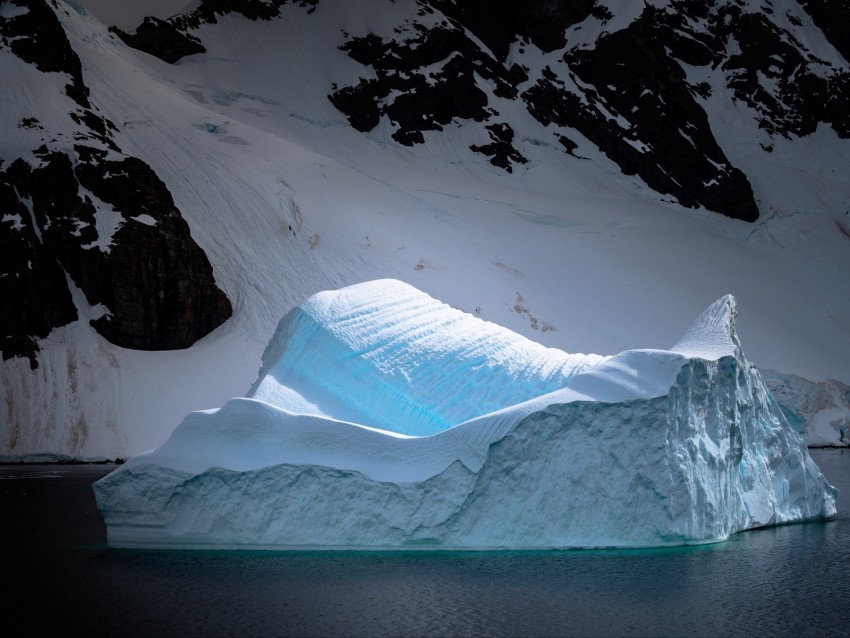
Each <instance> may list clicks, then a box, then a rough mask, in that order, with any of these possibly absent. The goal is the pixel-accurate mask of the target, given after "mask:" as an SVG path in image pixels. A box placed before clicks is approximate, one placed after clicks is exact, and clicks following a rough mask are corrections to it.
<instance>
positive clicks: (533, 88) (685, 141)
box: [329, 0, 850, 221]
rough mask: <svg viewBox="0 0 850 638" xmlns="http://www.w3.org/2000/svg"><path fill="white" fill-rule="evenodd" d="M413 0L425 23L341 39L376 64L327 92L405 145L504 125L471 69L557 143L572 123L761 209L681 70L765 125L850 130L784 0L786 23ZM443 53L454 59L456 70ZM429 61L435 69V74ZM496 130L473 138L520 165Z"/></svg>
mask: <svg viewBox="0 0 850 638" xmlns="http://www.w3.org/2000/svg"><path fill="white" fill-rule="evenodd" d="M785 4H788V6H789V7H792V8H793V7H794V6H796V5H794V4H793V3H785ZM826 4H827V5H830V6H829V8H828V9H824V8H819V9H817V10H812V12H813V14H814V13H817V12H820V13H821V14H823V15H830V16H832V18H833V19H836V18H840V17H841V16H842V15H843V14H842V12H843V11H845V10H844V9H842V8H840V7H838V8H836V7H834V6H832V5H833V3H826ZM420 5H421V6H422V7H424V8H425V9H427V11H426V13H427V14H428V15H429V16H430V18H431V20H430V23H434V22H436V26H432V27H430V28H426V27H425V26H423V24H424V22H422V23H416V22H408V23H406V24H403V25H399V27H398V28H396V30H395V32H396V37H395V38H394V39H393V40H391V41H383V40H382V39H381V38H380V37H378V36H377V35H375V34H366V35H355V36H353V37H349V39H348V40H347V41H346V43H345V44H344V45H343V46H342V47H341V48H342V49H343V50H344V51H346V52H347V53H348V55H349V56H350V57H352V58H353V59H355V60H357V61H358V62H360V63H361V64H363V65H364V66H368V67H371V69H372V70H373V71H374V72H375V75H376V77H375V78H371V79H367V80H360V81H359V82H357V83H355V84H352V85H350V86H344V87H335V90H334V92H333V93H332V94H331V95H330V96H329V97H330V99H331V101H332V102H333V104H334V105H335V106H336V107H337V108H338V109H340V110H341V111H342V112H343V113H345V114H346V116H347V117H348V118H349V121H350V122H351V124H352V126H354V127H355V128H357V129H358V130H360V131H364V132H366V131H370V130H372V129H373V128H374V127H375V126H377V125H378V123H379V122H380V119H381V117H382V116H384V115H386V116H387V117H388V118H389V120H390V122H391V123H392V124H394V125H395V126H396V127H397V130H396V131H395V133H394V134H393V137H394V138H395V139H396V140H397V141H399V142H401V143H403V144H408V145H410V144H417V143H422V142H423V141H424V137H423V136H422V131H426V130H441V129H442V128H444V127H445V126H446V125H447V124H448V123H449V122H451V121H461V120H464V119H467V120H470V119H471V120H476V121H485V122H486V123H487V124H486V128H487V130H488V131H489V132H490V134H491V136H493V135H495V131H496V130H501V128H497V129H494V128H493V127H494V126H495V127H501V124H502V123H505V124H507V125H508V126H509V127H510V126H511V124H512V123H509V122H504V121H505V116H504V115H503V114H501V113H499V112H498V107H497V106H496V105H495V104H494V103H493V101H492V100H490V99H489V98H488V99H487V100H486V101H482V94H484V95H485V98H486V93H484V92H483V90H482V87H481V85H480V84H481V83H480V80H479V78H482V79H484V80H486V81H489V82H492V83H493V84H494V86H495V89H494V93H495V94H496V95H497V96H498V97H508V98H513V97H516V96H519V97H520V98H521V99H522V100H523V102H524V103H525V105H526V108H527V110H528V112H529V113H530V114H531V115H532V116H533V117H534V118H535V119H537V120H538V121H540V122H541V123H543V124H545V125H546V126H547V127H555V128H556V129H557V130H558V133H556V138H557V139H558V140H560V141H561V142H562V144H563V145H564V150H565V152H567V153H571V154H572V153H573V151H574V150H575V149H576V148H577V146H576V144H575V142H574V141H572V138H571V136H570V132H569V131H570V130H571V129H572V130H577V131H579V132H580V133H581V134H582V135H583V136H584V137H585V138H587V139H588V140H590V141H591V142H592V143H593V144H595V145H596V146H597V147H598V148H599V149H600V150H601V151H602V152H603V153H604V154H605V155H607V156H608V157H609V158H610V159H612V160H613V161H614V162H616V163H617V164H618V165H619V166H620V168H621V170H622V171H623V173H624V174H627V175H638V176H640V177H641V178H642V179H643V180H644V181H645V182H646V183H647V185H649V186H650V187H651V188H653V189H654V190H656V191H658V192H659V193H666V194H669V195H672V196H673V197H675V198H676V199H677V200H678V201H679V202H680V203H681V204H683V205H685V206H690V207H699V206H703V207H705V208H708V209H709V210H713V211H717V212H720V213H722V214H724V215H728V216H730V217H735V218H739V219H743V220H747V221H752V220H754V219H756V218H757V217H758V207H757V204H756V202H755V199H754V196H753V191H752V188H751V186H750V183H749V180H748V179H747V176H746V175H745V174H744V173H743V172H742V171H741V170H740V169H739V168H737V167H735V166H733V165H732V163H731V162H730V160H729V159H728V158H727V156H726V155H725V153H724V152H723V150H722V149H721V147H720V145H719V144H718V142H717V140H716V139H715V136H714V133H713V131H712V129H711V126H710V123H709V121H708V117H707V115H706V111H705V108H704V102H705V101H706V100H707V99H708V98H710V97H711V91H712V86H711V85H710V84H708V83H707V82H691V81H690V80H689V78H688V71H687V69H689V68H701V69H703V70H704V71H705V72H706V73H707V74H708V75H712V74H713V75H714V76H715V77H716V78H717V81H718V82H719V83H723V84H725V86H726V87H727V88H728V89H729V90H730V91H731V92H732V94H733V96H734V99H735V100H736V101H737V102H738V103H739V104H742V105H746V106H748V107H750V108H751V109H752V112H753V117H754V120H755V122H756V124H757V125H758V126H759V127H760V128H761V129H762V130H764V131H766V132H767V133H769V134H770V135H781V136H785V137H788V136H805V135H808V134H810V133H812V132H813V131H814V130H815V129H816V128H817V126H818V124H819V123H826V124H829V125H831V126H832V128H833V129H834V130H835V131H836V132H837V133H838V135H840V136H842V137H847V130H848V112H850V111H849V110H848V109H847V108H846V104H847V102H848V98H850V94H848V86H850V81H848V77H847V76H848V74H847V71H846V70H844V69H834V68H830V67H829V65H828V64H825V63H823V61H820V60H818V59H817V58H816V57H815V56H813V55H812V54H811V53H810V52H809V51H808V50H807V49H806V47H805V46H804V45H803V44H802V42H801V41H800V40H799V39H798V38H797V37H796V36H795V35H794V33H793V32H792V30H791V29H792V28H793V25H795V24H799V23H800V18H799V16H797V15H795V14H794V13H793V12H792V11H791V9H789V10H788V12H787V16H786V18H787V23H786V22H783V21H780V20H778V19H774V18H775V17H776V16H774V15H773V14H772V13H771V11H772V9H771V8H770V6H769V5H770V3H768V4H766V5H765V7H764V8H763V9H764V11H762V10H759V8H758V7H753V6H751V5H748V4H745V3H742V2H737V1H736V0H728V1H726V0H717V1H715V2H704V1H696V0H679V1H675V0H671V2H669V3H668V5H667V6H664V7H662V8H656V7H657V4H656V5H655V6H653V5H646V6H645V7H644V8H643V10H642V13H641V14H640V16H639V17H638V18H637V19H636V20H633V21H631V22H630V23H627V24H626V25H625V26H622V27H620V28H618V29H612V30H611V31H609V30H608V24H609V22H611V21H612V19H613V18H614V17H615V16H612V15H611V14H610V13H608V11H607V9H605V8H604V7H603V6H601V5H599V4H597V3H595V2H593V1H592V0H588V1H582V2H565V1H563V2H562V1H555V0H547V1H544V0H538V1H536V2H525V3H514V2H508V1H498V2H484V1H483V0H482V1H478V0H471V1H469V2H463V3H456V2H452V1H451V0H422V2H420ZM797 11H798V12H799V7H797ZM441 16H443V17H445V19H444V20H440V17H441ZM795 21H796V22H795ZM836 21H837V23H841V24H845V23H846V20H845V21H844V22H840V21H839V20H836ZM821 22H822V23H823V22H824V20H821ZM785 24H790V26H787V27H786V26H783V25H785ZM571 29H573V31H571ZM579 30H583V31H582V33H583V38H584V41H583V42H580V43H578V44H573V43H572V42H571V39H570V38H571V34H576V33H579ZM591 31H592V33H593V34H594V35H593V37H592V38H591V43H590V44H588V43H587V33H588V32H591ZM845 31H846V30H845ZM841 33H842V34H843V33H844V31H842V32H841ZM471 36H474V37H471ZM832 37H833V39H835V37H836V36H832ZM837 37H839V38H840V37H842V36H837ZM845 37H846V36H845ZM476 39H477V41H480V42H481V43H483V44H484V45H485V48H482V47H481V46H479V45H478V44H476ZM435 41H436V42H441V43H444V46H434V44H433V43H434V42H435ZM530 46H535V47H537V48H538V49H540V50H541V51H542V52H543V53H549V54H551V53H553V52H555V53H559V54H560V55H559V64H558V65H557V66H547V67H545V68H544V69H543V71H542V73H540V72H534V71H531V69H529V68H527V67H524V66H523V65H522V63H521V61H522V59H523V58H522V54H523V52H524V49H526V48H528V47H530ZM836 46H837V47H839V48H840V43H839V44H836ZM512 47H513V48H512ZM420 49H424V51H420ZM425 52H427V53H428V54H429V55H424V54H423V53H425ZM455 55H456V56H457V57H458V58H460V59H461V60H462V61H463V65H464V68H465V70H466V71H467V72H457V67H458V66H459V64H458V63H457V62H454V60H455V58H454V57H453V56H455ZM449 62H451V64H449ZM560 63H563V64H560ZM435 64H437V65H441V66H442V67H443V71H442V72H440V73H436V72H434V71H433V69H434V65H435ZM426 68H428V73H427V74H426V73H425V72H424V70H425V69H426ZM453 71H454V72H453ZM469 71H474V73H472V72H469ZM532 76H533V77H532ZM441 84H442V86H441ZM445 93H451V96H452V98H451V99H446V98H445V96H444V95H443V94H445ZM435 100H440V104H439V106H437V105H436V104H435ZM514 128H515V127H514ZM510 137H512V136H510ZM494 144H496V140H495V138H494ZM498 144H499V148H501V150H500V151H499V152H498V153H497V154H493V151H494V150H495V148H496V147H495V146H493V145H491V144H479V145H473V146H472V150H474V151H476V152H483V153H485V154H487V155H488V157H490V159H491V162H492V163H493V164H494V165H496V166H500V167H502V168H504V169H505V170H508V171H510V170H513V168H514V167H515V166H516V165H517V164H519V163H522V161H523V160H524V157H523V156H522V153H521V151H520V150H519V149H517V148H514V147H513V146H510V145H511V142H510V140H509V137H508V136H505V135H502V134H500V136H499V142H498ZM506 144H507V145H508V146H509V147H510V148H508V147H506V146H505V145H506ZM767 148H769V145H768V146H767Z"/></svg>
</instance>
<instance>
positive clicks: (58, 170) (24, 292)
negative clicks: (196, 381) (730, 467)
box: [0, 0, 232, 367]
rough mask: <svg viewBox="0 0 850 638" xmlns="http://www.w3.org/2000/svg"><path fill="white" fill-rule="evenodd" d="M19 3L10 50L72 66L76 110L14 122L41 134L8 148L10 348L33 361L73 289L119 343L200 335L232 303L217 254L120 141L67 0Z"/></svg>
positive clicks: (6, 319) (1, 202) (186, 342)
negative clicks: (95, 96) (69, 27)
mask: <svg viewBox="0 0 850 638" xmlns="http://www.w3.org/2000/svg"><path fill="white" fill-rule="evenodd" d="M12 4H13V5H14V6H15V7H16V8H17V10H16V11H14V12H12V13H13V15H12V17H9V18H4V17H0V49H7V50H9V51H11V53H13V54H14V55H15V56H16V57H17V58H18V59H20V60H22V61H23V62H26V63H28V64H30V65H32V67H34V69H36V70H37V71H36V72H37V73H44V74H58V75H59V76H64V77H65V78H66V79H67V83H66V84H65V86H64V89H63V94H64V96H65V97H67V98H69V99H67V100H64V103H66V104H67V105H68V107H69V112H68V113H62V114H59V118H58V119H59V120H62V121H64V122H65V123H66V124H67V126H63V127H62V128H61V129H60V130H49V125H47V124H44V123H42V122H41V121H39V119H38V118H36V117H26V118H23V119H21V120H20V121H19V122H14V123H13V122H8V123H6V124H7V125H10V126H17V127H18V128H19V129H20V130H21V131H22V132H24V131H25V132H27V133H29V135H28V136H27V137H26V138H22V139H36V140H38V142H39V145H38V146H37V147H36V148H33V149H32V150H31V151H30V152H29V153H24V154H23V155H22V156H20V157H4V158H2V159H0V207H2V214H0V220H2V221H0V297H2V298H3V300H4V303H3V304H2V307H0V325H2V326H3V330H2V333H1V334H0V351H2V353H3V358H4V359H8V358H11V357H16V356H22V357H28V358H29V359H30V362H31V365H32V366H33V367H35V366H36V365H37V358H36V355H37V352H38V349H39V346H38V340H39V339H40V338H43V337H46V336H47V335H48V334H49V333H50V331H51V330H52V329H53V328H55V327H59V326H62V325H65V324H67V323H70V322H71V321H74V320H76V319H77V318H78V312H77V308H76V305H75V303H74V296H73V291H74V290H75V289H79V291H80V292H81V293H82V295H83V297H84V298H85V302H86V303H88V304H90V305H91V306H100V310H101V314H100V316H99V317H97V318H95V319H93V320H92V322H91V323H92V325H93V326H94V328H95V329H96V330H97V331H98V332H99V333H100V334H101V335H103V336H104V337H105V338H106V339H108V340H109V341H111V342H112V343H114V344H116V345H119V346H123V347H127V348H137V349H145V350H158V349H177V348H186V347H188V346H190V345H192V343H194V342H195V341H197V340H198V339H199V338H201V337H202V336H204V335H206V334H208V333H209V332H210V331H211V330H213V329H214V328H216V327H217V326H219V325H220V324H221V323H222V322H224V321H225V320H226V319H227V318H228V317H229V316H230V315H231V313H232V309H231V305H230V302H229V300H228V299H227V297H226V296H225V294H224V293H223V292H222V291H221V290H220V289H219V288H218V286H217V285H216V283H215V279H214V277H213V272H212V267H211V265H210V262H209V260H208V259H207V256H206V255H205V254H204V252H203V250H201V248H200V247H199V246H198V245H197V244H196V243H195V241H194V240H193V239H192V237H191V233H190V231H189V227H188V225H187V224H186V222H185V220H184V219H183V218H182V216H181V214H180V211H179V210H177V208H176V207H175V205H174V202H173V200H172V197H171V194H170V193H169V191H168V189H167V187H166V186H165V184H164V183H163V182H162V181H161V180H160V179H159V177H157V175H156V173H155V172H154V171H153V170H152V169H151V168H150V166H148V165H147V164H145V163H144V162H143V161H142V160H140V159H138V158H136V157H132V156H130V155H127V154H125V153H123V152H122V151H121V149H120V148H119V147H118V146H117V144H116V143H115V141H114V139H113V135H112V132H113V131H114V130H115V127H114V125H113V124H112V123H111V122H110V121H109V120H108V119H106V118H105V117H103V116H102V115H100V114H99V113H98V111H97V108H96V106H94V105H93V104H92V102H91V99H90V91H89V88H88V87H87V86H86V85H85V82H84V77H83V72H82V67H81V63H80V60H79V58H78V56H77V55H76V53H75V52H74V51H73V49H72V48H71V45H70V43H69V41H68V38H67V37H66V35H65V32H64V31H63V29H62V26H61V24H60V22H59V20H58V19H57V17H56V14H55V13H54V11H56V10H61V9H60V8H59V7H54V6H53V5H49V4H48V3H46V2H44V1H43V0H12ZM59 103H60V104H61V103H63V101H62V100H60V101H59ZM54 121H56V120H55V119H54ZM54 126H55V124H54Z"/></svg>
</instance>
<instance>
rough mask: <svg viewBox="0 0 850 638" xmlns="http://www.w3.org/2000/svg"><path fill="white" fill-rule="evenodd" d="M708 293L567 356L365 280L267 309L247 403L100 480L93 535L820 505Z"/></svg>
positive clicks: (435, 540) (588, 536) (254, 537)
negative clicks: (271, 321) (678, 320)
mask: <svg viewBox="0 0 850 638" xmlns="http://www.w3.org/2000/svg"><path fill="white" fill-rule="evenodd" d="M735 313H736V310H735V300H734V298H733V297H731V296H726V297H723V298H721V299H720V300H718V301H717V302H715V303H714V304H712V305H711V306H710V307H709V308H708V309H707V310H706V311H705V312H704V313H703V314H702V315H701V316H700V317H699V318H698V319H697V321H696V322H695V323H694V324H693V326H692V327H691V328H690V329H689V330H688V332H687V333H686V334H685V336H684V337H683V338H682V339H681V340H680V341H679V342H678V343H677V344H676V345H675V346H673V347H672V348H671V349H670V350H631V351H627V352H623V353H620V354H618V355H616V356H613V357H601V356H597V355H582V354H567V353H565V352H562V351H560V350H555V349H551V348H545V347H543V346H541V345H540V344H537V343H534V342H532V341H530V340H528V339H526V338H524V337H522V336H520V335H517V334H515V333H513V332H511V331H509V330H506V329H504V328H501V327H499V326H496V325H494V324H492V323H489V322H486V321H483V320H481V319H478V318H476V317H473V316H471V315H469V314H466V313H464V312H461V311H459V310H455V309H452V308H450V307H448V306H446V305H445V304H443V303H441V302H439V301H437V300H435V299H433V298H431V297H429V296H428V295H426V294H424V293H422V292H420V291H418V290H416V289H415V288H412V287H411V286H409V285H407V284H404V283H401V282H398V281H394V280H380V281H374V282H368V283H364V284H359V285H355V286H351V287H348V288H344V289H342V290H339V291H333V292H323V293H320V294H317V295H315V296H313V297H311V298H310V299H309V300H307V301H306V302H305V303H304V304H303V305H301V306H300V307H299V308H296V309H295V310H293V311H292V312H290V313H289V314H288V315H287V316H285V317H284V318H283V320H282V321H281V322H280V325H279V326H278V329H277V331H276V333H275V335H274V337H273V339H272V341H271V343H270V344H269V346H268V348H267V349H266V352H265V354H264V356H263V364H262V368H261V370H260V374H259V377H258V379H257V381H256V382H255V383H254V385H253V387H252V388H251V391H250V393H249V394H248V396H247V397H245V398H237V399H233V400H231V401H228V402H227V403H226V404H225V405H224V406H223V407H221V408H220V409H217V410H208V411H202V412H194V413H192V414H189V415H188V416H187V417H186V418H185V419H184V421H183V422H182V423H181V424H180V425H179V426H178V427H177V429H176V430H175V431H174V433H173V434H172V436H171V438H170V439H169V440H168V441H167V442H166V443H165V444H164V445H162V446H161V447H159V448H158V449H156V450H153V451H151V452H146V453H145V454H141V455H139V456H136V457H134V458H132V459H130V460H129V461H128V462H127V463H125V464H124V465H123V466H122V467H120V468H119V469H117V470H116V471H115V472H113V473H111V474H110V475H108V476H107V477H105V478H104V479H102V480H100V481H98V482H97V483H96V484H95V486H94V489H95V494H96V497H97V504H98V508H99V509H100V511H101V513H102V514H103V517H104V519H105V521H106V525H107V530H108V539H109V544H110V545H112V546H116V547H175V548H210V547H212V548H246V549H247V548H251V549H257V548H264V549H286V548H346V549H352V548H370V549H377V548H396V549H398V548H410V549H422V548H441V549H447V548H458V549H461V548H462V549H497V548H512V549H517V548H568V547H634V546H662V545H675V544H687V543H703V542H712V541H718V540H722V539H726V538H728V537H729V535H731V534H733V533H735V532H738V531H741V530H745V529H750V528H754V527H761V526H765V525H773V524H780V523H789V522H794V521H802V520H807V519H820V518H829V517H832V516H834V515H835V496H836V490H835V489H834V488H833V487H831V486H830V485H829V484H828V483H827V482H826V480H825V479H824V477H823V475H822V474H821V472H820V470H819V469H818V467H817V466H816V465H815V463H814V462H813V461H812V459H811V458H810V457H809V454H808V451H807V449H806V445H805V442H804V441H803V439H802V438H801V437H800V435H799V434H798V433H797V432H795V431H794V430H793V428H791V427H790V426H789V425H788V423H787V422H786V420H785V418H784V417H783V415H782V412H781V411H780V409H779V407H778V406H777V404H776V401H775V400H774V399H773V398H772V397H771V396H770V394H769V392H768V391H767V389H766V388H765V385H764V382H763V380H762V378H761V376H760V374H759V372H758V371H757V370H756V369H755V368H754V367H753V366H751V365H750V364H749V363H747V360H746V359H745V358H744V354H743V352H742V351H741V347H740V344H739V342H738V338H737V335H736V333H735Z"/></svg>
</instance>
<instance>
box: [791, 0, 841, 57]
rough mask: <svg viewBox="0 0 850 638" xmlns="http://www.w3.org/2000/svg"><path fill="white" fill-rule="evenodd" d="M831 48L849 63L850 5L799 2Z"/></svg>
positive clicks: (831, 1)
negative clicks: (827, 40) (836, 50)
mask: <svg viewBox="0 0 850 638" xmlns="http://www.w3.org/2000/svg"><path fill="white" fill-rule="evenodd" d="M800 4H801V5H802V6H803V8H804V9H805V10H806V13H808V14H809V15H810V16H811V18H812V20H814V23H815V24H816V25H818V27H819V28H820V29H821V31H823V32H824V35H826V37H827V38H828V39H829V41H830V43H831V44H832V46H834V47H835V48H836V49H838V52H839V53H840V54H841V55H842V56H844V59H845V60H846V61H847V62H850V3H848V2H847V0H800Z"/></svg>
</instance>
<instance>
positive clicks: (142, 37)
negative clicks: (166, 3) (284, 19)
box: [109, 0, 318, 64]
mask: <svg viewBox="0 0 850 638" xmlns="http://www.w3.org/2000/svg"><path fill="white" fill-rule="evenodd" d="M317 2H318V0H301V1H300V2H299V4H301V5H302V6H309V7H314V6H315V5H316V3H317ZM286 3H287V0H271V1H269V2H264V1H263V0H203V1H202V2H201V4H200V5H199V6H198V7H197V8H196V9H195V10H193V11H190V12H189V13H186V14H183V15H178V16H175V17H173V18H170V19H169V20H161V19H159V18H155V17H152V16H150V17H147V18H145V20H144V22H142V24H141V25H139V26H138V27H137V28H136V32H135V33H134V34H129V33H125V32H124V31H122V30H121V29H118V28H117V27H110V29H109V30H110V31H111V32H112V33H114V34H115V35H117V36H118V37H119V38H121V39H122V40H123V41H124V43H125V44H127V45H128V46H131V47H133V48H134V49H138V50H140V51H144V52H145V53H149V54H151V55H153V56H156V57H158V58H159V59H161V60H164V61H165V62H168V63H169V64H174V63H175V62H177V61H179V60H181V59H182V58H184V57H186V56H187V55H193V54H195V53H204V52H206V49H205V48H204V45H203V44H201V41H200V40H199V39H198V38H197V37H196V36H194V35H192V34H190V33H189V31H190V30H192V29H197V28H198V27H200V26H201V25H202V24H216V23H217V22H218V17H219V16H223V15H227V14H229V13H237V14H239V15H242V16H244V17H246V18H248V19H249V20H271V19H272V18H277V17H279V16H280V7H281V6H283V5H284V4H286Z"/></svg>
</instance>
